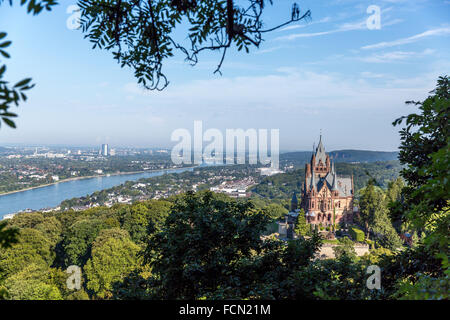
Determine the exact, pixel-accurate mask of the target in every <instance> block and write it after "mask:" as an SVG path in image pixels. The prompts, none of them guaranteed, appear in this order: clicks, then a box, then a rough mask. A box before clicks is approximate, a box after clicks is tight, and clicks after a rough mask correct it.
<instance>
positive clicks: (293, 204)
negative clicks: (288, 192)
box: [291, 192, 298, 212]
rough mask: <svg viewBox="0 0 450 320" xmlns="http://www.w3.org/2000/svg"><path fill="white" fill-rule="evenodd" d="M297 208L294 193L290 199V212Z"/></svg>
mask: <svg viewBox="0 0 450 320" xmlns="http://www.w3.org/2000/svg"><path fill="white" fill-rule="evenodd" d="M297 208H298V199H297V194H296V193H295V192H294V194H293V195H292V199H291V211H292V212H294V211H295V210H297Z"/></svg>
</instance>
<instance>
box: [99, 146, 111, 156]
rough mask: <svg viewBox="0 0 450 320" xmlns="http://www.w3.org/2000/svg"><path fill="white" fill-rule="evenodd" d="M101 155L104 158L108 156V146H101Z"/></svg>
mask: <svg viewBox="0 0 450 320" xmlns="http://www.w3.org/2000/svg"><path fill="white" fill-rule="evenodd" d="M100 153H101V155H102V156H104V157H107V156H109V146H108V145H107V144H102V149H101V152H100Z"/></svg>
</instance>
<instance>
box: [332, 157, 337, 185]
mask: <svg viewBox="0 0 450 320" xmlns="http://www.w3.org/2000/svg"><path fill="white" fill-rule="evenodd" d="M331 190H332V191H337V190H338V187H337V175H336V171H335V170H334V162H333V186H332V187H331Z"/></svg>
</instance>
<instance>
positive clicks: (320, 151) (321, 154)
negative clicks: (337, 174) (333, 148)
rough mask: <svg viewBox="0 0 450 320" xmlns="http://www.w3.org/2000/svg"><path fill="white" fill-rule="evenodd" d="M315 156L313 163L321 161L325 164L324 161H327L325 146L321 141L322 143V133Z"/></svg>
mask: <svg viewBox="0 0 450 320" xmlns="http://www.w3.org/2000/svg"><path fill="white" fill-rule="evenodd" d="M315 157H316V162H315V163H314V165H318V164H319V161H322V163H323V164H325V162H326V161H327V155H326V153H325V147H324V146H323V143H322V135H320V140H319V145H318V146H317V148H316V153H315Z"/></svg>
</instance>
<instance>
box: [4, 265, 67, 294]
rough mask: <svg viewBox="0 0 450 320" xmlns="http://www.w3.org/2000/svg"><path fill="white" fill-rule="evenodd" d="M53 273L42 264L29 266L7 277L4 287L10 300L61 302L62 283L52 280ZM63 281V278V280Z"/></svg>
mask: <svg viewBox="0 0 450 320" xmlns="http://www.w3.org/2000/svg"><path fill="white" fill-rule="evenodd" d="M54 275H55V272H52V271H50V269H49V268H48V267H46V266H44V265H42V264H39V265H37V264H34V263H32V264H30V265H27V266H25V267H24V268H23V269H22V270H21V271H20V272H17V273H15V274H12V275H11V276H10V277H8V278H7V279H6V280H5V282H4V286H5V287H6V288H7V290H8V298H9V299H11V300H62V294H61V291H60V289H59V288H58V287H59V286H62V285H65V283H64V281H59V282H58V281H57V280H58V279H57V278H56V279H55V278H54ZM63 279H64V280H65V278H63Z"/></svg>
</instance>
